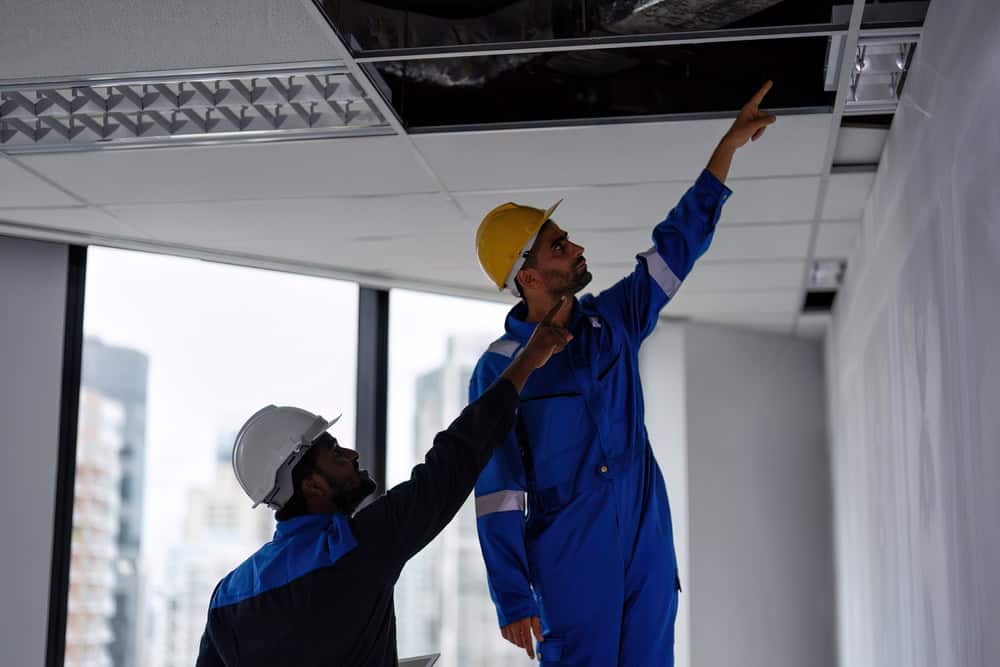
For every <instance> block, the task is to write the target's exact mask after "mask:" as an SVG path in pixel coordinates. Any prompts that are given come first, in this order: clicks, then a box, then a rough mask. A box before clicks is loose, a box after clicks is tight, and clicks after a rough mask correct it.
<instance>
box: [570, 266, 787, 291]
mask: <svg viewBox="0 0 1000 667" xmlns="http://www.w3.org/2000/svg"><path fill="white" fill-rule="evenodd" d="M634 266H635V263H634V262H633V263H631V264H626V263H622V264H620V265H606V264H605V265H597V266H591V267H590V272H591V273H592V274H593V276H594V281H593V285H596V286H599V289H604V288H606V287H608V286H609V285H611V284H612V283H614V282H615V281H616V280H618V279H619V278H621V277H622V276H625V275H627V274H628V273H629V272H631V271H632V269H633V267H634ZM805 266H806V263H805V262H804V261H791V262H699V263H697V264H695V267H694V269H693V270H692V271H691V273H690V274H689V275H688V277H687V278H686V279H685V280H684V286H683V289H684V291H685V292H729V291H745V290H776V289H797V288H799V287H800V286H801V285H802V279H803V275H804V273H805Z"/></svg>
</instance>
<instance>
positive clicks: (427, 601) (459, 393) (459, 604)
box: [387, 290, 531, 667]
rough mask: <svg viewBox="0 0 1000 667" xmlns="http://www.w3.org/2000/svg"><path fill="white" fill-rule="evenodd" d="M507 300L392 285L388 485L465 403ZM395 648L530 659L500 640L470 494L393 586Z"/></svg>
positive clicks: (463, 664) (464, 665)
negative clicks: (467, 297)
mask: <svg viewBox="0 0 1000 667" xmlns="http://www.w3.org/2000/svg"><path fill="white" fill-rule="evenodd" d="M508 310H509V306H506V305H503V304H499V303H488V302H483V301H475V300H471V299H460V298H455V297H446V296H437V295H433V294H425V293H421V292H408V291H404V290H393V291H392V293H391V295H390V299H389V408H388V412H389V423H388V447H387V449H388V452H387V454H388V457H387V472H388V484H389V485H392V484H396V483H399V482H401V481H403V480H405V479H407V478H408V477H409V474H410V469H411V468H412V467H413V466H414V465H416V464H417V463H418V462H420V461H422V460H423V456H424V454H425V453H426V451H427V450H428V449H429V448H430V446H431V444H432V442H433V439H434V435H435V434H436V433H437V432H438V431H440V430H442V429H444V428H445V427H447V426H448V424H449V423H450V422H451V420H453V419H454V418H455V417H457V416H458V413H459V412H460V411H461V409H462V408H463V407H465V405H466V403H468V391H469V379H470V377H471V374H472V369H473V367H474V366H475V364H476V361H477V360H478V358H479V355H481V354H482V353H483V351H484V350H485V349H486V347H487V346H488V345H489V344H490V343H491V342H492V341H494V340H496V339H497V338H498V337H500V335H501V334H502V333H503V323H504V317H505V316H506V314H507V311H508ZM396 618H397V619H398V628H397V638H398V642H399V655H400V656H401V657H405V656H413V655H423V654H426V653H437V652H440V653H441V654H442V655H441V662H440V663H439V664H440V666H441V667H501V666H503V667H507V666H508V665H518V664H523V665H529V664H531V663H530V661H529V660H528V658H527V656H526V655H525V653H524V651H523V650H521V649H518V648H516V647H514V646H513V645H511V644H508V643H507V642H506V641H505V640H504V639H503V638H502V637H501V636H500V630H499V628H498V626H497V616H496V613H495V611H494V608H493V603H492V601H491V600H490V596H489V591H488V588H487V585H486V569H485V566H484V565H483V559H482V556H481V555H480V551H479V540H478V537H477V534H476V513H475V503H474V500H473V499H472V497H471V496H470V498H469V500H468V501H467V502H466V503H465V505H464V506H463V507H462V509H461V511H460V512H459V513H458V516H457V517H455V519H454V520H453V521H452V522H451V524H449V525H448V527H447V528H446V529H445V530H444V532H443V533H442V534H441V535H440V536H438V538H437V539H436V540H434V542H432V543H431V544H430V545H429V546H428V547H427V548H426V549H424V550H423V551H422V552H420V553H419V554H418V555H417V556H416V557H415V558H413V559H412V560H411V561H410V562H409V564H408V565H407V566H406V567H405V568H404V569H403V575H402V577H401V578H400V580H399V583H398V584H397V585H396Z"/></svg>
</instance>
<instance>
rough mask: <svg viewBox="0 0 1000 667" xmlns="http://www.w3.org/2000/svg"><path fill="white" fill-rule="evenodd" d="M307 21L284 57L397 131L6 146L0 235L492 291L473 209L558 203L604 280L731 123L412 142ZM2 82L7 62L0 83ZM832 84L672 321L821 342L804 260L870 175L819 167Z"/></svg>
mask: <svg viewBox="0 0 1000 667" xmlns="http://www.w3.org/2000/svg"><path fill="white" fill-rule="evenodd" d="M860 4H861V3H855V7H854V10H855V11H854V14H852V21H851V26H850V30H849V31H848V33H847V40H848V42H850V40H851V38H852V35H854V36H855V37H854V38H855V39H856V35H857V32H858V30H857V28H858V25H856V24H857V23H858V22H857V21H855V19H857V18H859V17H860V14H859V11H858V7H859V5H860ZM300 8H301V9H302V10H303V13H305V14H308V13H309V12H310V11H314V10H313V9H312V7H311V6H310V5H308V4H307V3H303V4H302V5H300ZM310 20H311V21H312V22H311V23H307V24H306V25H308V26H309V28H308V29H307V28H303V31H305V32H306V33H308V30H314V32H312V33H308V34H310V37H311V39H310V40H303V39H300V40H299V41H298V42H296V47H295V48H296V49H299V50H300V51H301V50H302V49H305V52H308V53H309V54H310V55H313V54H316V53H319V52H320V51H322V52H323V53H325V54H326V57H327V60H326V61H325V64H327V65H329V64H331V63H332V64H337V65H340V64H342V65H343V66H344V68H345V69H346V71H347V72H349V73H352V74H354V75H356V76H359V78H358V81H359V84H360V85H361V86H362V87H366V88H367V92H369V93H370V94H371V96H372V99H373V100H374V101H375V104H376V107H377V110H378V111H379V112H380V113H382V114H384V118H385V121H386V123H387V124H388V125H389V126H390V131H391V133H392V134H391V135H389V136H366V137H356V138H341V139H335V140H311V141H294V142H279V143H267V144H219V145H207V146H196V147H177V148H164V149H156V150H149V149H133V150H117V151H81V152H75V153H38V154H16V151H14V154H7V155H5V156H4V157H3V158H2V159H0V221H3V222H2V223H0V232H3V233H7V234H15V235H20V236H31V237H36V238H54V239H61V240H69V241H82V242H88V241H89V242H94V243H101V244H106V245H113V246H119V247H131V248H137V249H149V250H160V251H166V252H172V253H175V254H181V255H188V256H200V257H207V258H217V259H223V260H225V261H231V262H235V263H240V264H249V265H255V266H265V267H274V268H283V269H292V270H300V271H305V272H309V273H315V274H322V275H332V276H340V277H345V278H351V279H358V280H361V281H362V282H364V283H366V284H372V285H385V286H406V287H417V288H423V289H432V290H434V291H441V292H446V293H454V294H465V295H475V296H483V297H486V298H503V297H502V296H498V295H497V294H496V293H495V292H494V291H492V290H490V289H488V288H487V287H486V286H485V281H484V279H483V277H482V275H481V273H480V272H479V269H478V267H477V266H476V263H475V258H474V253H473V250H472V234H473V233H474V229H475V225H476V223H477V222H478V220H479V218H480V217H481V215H482V213H484V212H485V211H486V210H488V209H489V208H491V207H492V206H493V205H495V204H496V203H499V202H501V201H506V200H508V199H514V200H517V201H523V202H525V203H537V204H540V205H541V204H547V203H551V201H552V200H554V199H558V198H562V197H565V198H566V202H565V203H564V205H563V208H562V209H561V210H560V218H559V219H560V223H561V224H562V225H563V226H565V227H566V228H568V229H569V230H570V231H571V232H572V233H573V234H574V237H576V238H578V239H579V240H580V241H581V242H582V243H584V244H585V245H586V246H587V247H588V251H587V255H588V257H589V258H590V262H591V265H592V266H593V267H594V273H595V282H594V287H598V288H599V287H601V286H605V285H607V284H610V283H611V282H612V281H613V280H614V279H616V277H618V276H619V275H621V273H622V272H623V271H627V270H628V268H629V266H630V264H631V261H632V259H631V258H632V257H633V255H634V253H635V252H636V251H637V250H641V249H643V248H645V247H646V246H648V243H649V240H648V235H649V228H650V227H651V226H652V225H653V224H655V222H656V221H657V220H659V219H660V218H662V216H663V215H664V213H665V212H666V211H667V210H668V209H669V208H670V206H671V205H672V204H673V203H674V202H675V201H676V199H677V198H678V197H679V196H680V194H681V193H682V192H683V190H684V189H685V187H686V186H687V185H688V184H689V183H690V181H691V180H692V179H693V178H694V177H695V176H696V175H697V171H698V170H699V169H700V168H701V166H702V165H703V164H704V162H705V161H706V160H707V156H708V154H709V152H710V151H711V148H712V146H713V145H714V143H715V141H716V140H717V139H718V137H719V136H720V135H721V134H722V132H723V131H724V129H725V127H726V126H727V125H728V120H725V119H716V118H703V119H691V120H683V121H670V120H662V121H657V122H642V123H621V124H600V125H582V126H576V127H539V128H522V129H516V130H513V129H512V130H495V131H480V132H441V133H425V134H419V135H410V134H407V133H406V131H405V129H404V128H403V126H402V124H401V123H400V122H399V120H398V118H397V117H396V116H395V114H394V113H393V110H392V109H391V107H390V106H389V105H388V104H387V103H386V102H385V100H384V99H382V98H381V97H380V96H378V95H377V91H376V90H375V89H374V88H373V87H368V86H370V84H368V82H367V80H366V79H364V78H361V77H360V75H361V71H360V69H359V66H358V64H357V63H355V62H354V61H353V58H351V56H350V54H348V53H347V52H346V50H344V49H343V48H342V46H341V45H340V44H339V42H337V41H335V38H334V37H333V36H332V34H331V33H330V32H329V31H328V30H324V28H325V25H324V24H323V23H322V19H321V18H320V17H319V16H317V15H315V14H314V15H313V16H311V17H310ZM292 22H293V24H294V25H296V26H301V25H302V22H301V20H300V18H295V19H294V20H293V21H292ZM2 30H3V29H0V31H2ZM320 42H322V46H320ZM180 46H183V44H181V45H180ZM0 48H2V47H0ZM845 52H849V50H845ZM71 61H72V58H71V57H70V58H67V60H66V62H65V63H63V67H62V69H59V68H56V69H55V70H53V74H54V75H59V76H63V77H68V76H81V74H82V73H81V72H79V71H72V70H68V69H67V66H68V64H69V63H70V62H71ZM3 62H10V61H9V60H4V61H3ZM150 64H154V63H150ZM200 64H202V65H204V63H200ZM312 64H316V63H312ZM229 66H234V65H229ZM6 74H7V73H6V72H5V71H4V70H2V69H0V77H2V78H3V79H4V80H7V81H9V80H10V79H11V78H12V77H8V76H7V75H6ZM842 74H843V73H842ZM840 83H841V84H842V85H841V86H840V88H838V93H837V100H836V102H835V104H834V106H833V109H832V111H833V113H826V114H792V115H787V116H784V117H783V118H782V119H781V121H780V122H779V124H777V125H775V126H774V127H772V129H771V130H769V132H768V135H767V136H766V137H765V140H764V141H762V142H760V143H759V144H753V145H751V146H748V147H747V148H746V149H744V150H743V151H741V152H740V154H738V156H737V159H736V161H735V163H734V165H733V172H732V180H731V182H730V185H731V186H732V187H733V189H734V191H735V193H736V194H735V195H734V197H733V198H732V199H731V200H730V202H729V204H728V205H727V207H726V211H725V213H724V215H723V220H722V223H721V224H722V226H721V228H720V231H719V233H718V234H717V236H716V241H715V244H714V245H713V247H712V249H711V250H710V251H709V253H708V254H707V255H706V256H705V257H704V258H703V260H702V262H701V263H700V265H699V266H698V267H697V268H696V270H695V271H694V272H693V274H692V275H691V277H690V279H689V282H688V284H687V285H686V286H685V288H684V289H683V290H682V292H681V294H680V295H679V296H678V298H677V299H676V300H675V302H674V303H673V304H672V305H671V306H670V307H669V308H668V309H667V311H666V313H667V314H668V315H673V316H683V317H694V318H697V319H702V320H708V321H719V322H726V323H731V324H737V325H742V326H750V327H756V328H765V329H768V330H776V331H783V332H788V333H793V332H799V333H802V334H804V335H809V334H811V333H814V332H815V331H817V328H816V327H817V323H819V324H821V321H819V322H818V321H817V319H816V318H812V317H810V316H800V315H799V309H800V306H801V301H802V296H803V291H804V281H805V279H806V268H807V266H808V263H809V261H810V259H811V258H812V257H814V256H815V257H846V256H847V255H848V254H849V253H850V250H851V248H852V247H853V245H854V243H856V237H857V234H859V233H860V223H859V222H858V221H859V219H860V216H861V211H862V210H863V207H864V203H865V200H866V198H867V195H868V192H869V190H870V187H871V183H872V182H873V179H874V172H873V171H871V170H870V169H867V170H864V171H860V172H847V173H832V170H833V164H834V153H835V152H837V150H838V147H837V137H838V135H839V130H840V122H839V114H841V113H842V111H843V102H844V99H843V98H844V97H845V96H846V92H845V91H846V86H844V85H843V83H844V81H841V82H840ZM779 85H780V82H779ZM862 143H864V142H862ZM861 152H862V153H863V152H864V147H863V146H862V149H861ZM876 154H877V151H876ZM820 320H821V318H820Z"/></svg>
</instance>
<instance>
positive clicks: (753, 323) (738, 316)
mask: <svg viewBox="0 0 1000 667" xmlns="http://www.w3.org/2000/svg"><path fill="white" fill-rule="evenodd" d="M691 319H692V320H694V321H696V322H708V323H710V324H723V325H726V326H732V327H739V328H741V329H751V330H754V331H764V332H768V333H780V334H790V333H791V331H792V328H793V327H794V326H795V315H794V313H705V314H702V315H698V316H697V317H692V318H691Z"/></svg>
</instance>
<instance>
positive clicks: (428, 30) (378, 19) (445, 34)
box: [328, 0, 782, 86]
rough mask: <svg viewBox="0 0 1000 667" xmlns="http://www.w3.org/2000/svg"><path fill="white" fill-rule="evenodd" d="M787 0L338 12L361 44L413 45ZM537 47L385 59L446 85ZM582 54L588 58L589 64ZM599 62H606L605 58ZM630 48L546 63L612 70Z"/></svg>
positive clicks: (538, 34) (516, 37)
mask: <svg viewBox="0 0 1000 667" xmlns="http://www.w3.org/2000/svg"><path fill="white" fill-rule="evenodd" d="M781 2H782V0H603V2H597V3H582V2H581V3H578V6H576V5H575V4H574V5H573V6H570V5H571V3H541V2H535V1H532V0H517V1H514V2H510V1H509V0H492V1H486V2H476V3H469V2H462V1H461V0H414V1H412V2H411V1H407V0H350V1H346V2H341V3H339V5H338V6H337V7H336V8H335V9H334V8H331V7H328V10H331V14H332V15H333V16H334V20H335V23H336V24H337V25H338V27H339V28H340V29H341V31H342V32H344V33H345V34H346V36H347V37H348V39H349V40H350V41H351V43H353V44H354V45H355V46H357V45H363V47H364V49H365V50H383V49H394V48H400V47H409V46H416V47H420V46H428V45H433V46H449V45H456V46H457V45H467V44H475V43H497V42H524V41H536V40H552V39H559V38H563V37H565V36H567V35H572V36H574V37H597V36H609V35H625V34H630V35H635V34H649V33H663V32H678V31H688V30H716V29H720V28H725V27H728V26H731V25H732V24H734V23H736V22H739V21H742V20H744V19H747V18H749V17H751V16H753V15H754V14H756V13H758V12H760V11H762V10H765V9H768V8H770V7H773V6H775V5H778V4H780V3H781ZM537 57H538V56H537V55H534V54H519V55H497V56H491V57H489V58H466V59H462V60H424V61H417V62H407V63H405V64H404V63H396V64H386V66H385V67H384V69H385V71H386V73H389V74H394V75H397V76H400V77H405V78H407V79H409V80H411V81H420V82H426V83H433V84H436V85H440V86H481V85H483V84H484V83H485V82H487V81H489V80H491V79H494V78H496V77H497V76H499V75H501V74H503V73H505V72H508V71H511V70H514V69H516V68H518V67H521V66H523V65H525V64H527V63H529V62H531V61H533V60H534V59H535V58H537ZM581 59H585V60H586V66H585V67H584V66H582V63H581ZM598 61H600V62H598ZM631 63H632V61H631V59H630V58H629V57H628V56H627V55H626V54H624V53H623V54H609V53H607V52H594V53H577V54H563V55H562V56H560V57H557V58H549V59H547V61H546V67H548V68H550V69H554V70H557V71H560V72H564V73H570V74H582V73H590V74H593V75H607V74H613V73H615V72H617V71H620V70H622V69H626V68H627V67H629V66H630V65H631Z"/></svg>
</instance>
